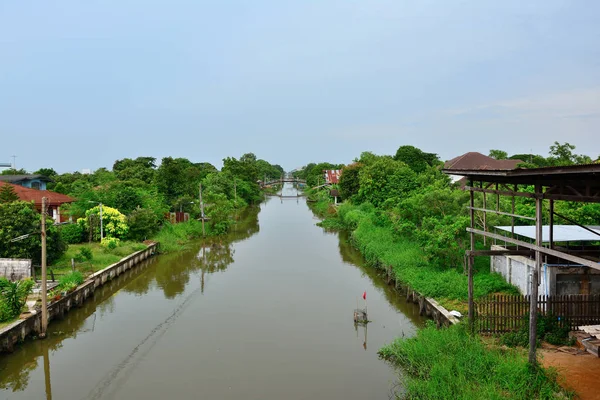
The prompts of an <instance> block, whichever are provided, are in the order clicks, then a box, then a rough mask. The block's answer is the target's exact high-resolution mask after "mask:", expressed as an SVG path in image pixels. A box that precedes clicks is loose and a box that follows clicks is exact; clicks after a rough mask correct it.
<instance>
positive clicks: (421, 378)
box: [311, 191, 573, 399]
mask: <svg viewBox="0 0 600 400" xmlns="http://www.w3.org/2000/svg"><path fill="white" fill-rule="evenodd" d="M312 195H313V198H315V197H316V199H317V201H316V202H315V203H312V204H311V208H312V209H313V211H314V212H315V213H316V214H317V215H319V216H320V217H321V218H324V219H323V221H322V222H321V223H320V224H319V225H320V226H322V227H323V228H325V229H332V230H340V229H341V230H346V231H348V232H351V234H350V237H351V242H352V244H353V245H354V246H355V247H356V248H357V249H358V250H359V251H360V252H361V253H362V254H363V256H364V257H365V258H366V260H367V262H368V264H369V265H370V266H371V267H374V268H376V269H380V270H382V271H385V274H386V275H387V276H388V277H389V279H390V280H393V281H395V282H396V287H398V286H399V285H400V286H405V290H408V291H409V293H410V292H412V291H414V292H417V294H413V297H414V296H416V297H418V298H419V299H420V302H421V301H422V300H423V299H426V298H427V297H432V298H434V299H435V300H437V301H438V302H439V303H441V304H442V305H443V306H445V307H446V308H448V309H454V310H458V311H461V312H463V313H464V312H466V309H467V298H468V293H467V277H466V276H465V274H464V273H462V271H460V270H458V269H457V268H445V269H442V268H439V267H436V266H433V265H431V264H429V263H428V260H427V257H426V254H425V252H424V250H423V249H422V248H421V246H419V244H418V243H417V242H416V240H414V239H412V238H410V237H406V236H404V235H399V234H398V232H395V231H394V229H393V225H392V224H391V223H390V221H389V219H388V217H387V215H385V213H383V212H381V211H379V210H377V209H375V208H374V207H373V206H372V205H369V204H363V205H361V206H354V205H351V204H348V203H344V204H341V205H338V206H333V205H332V204H331V202H330V199H329V196H327V195H326V194H323V191H322V192H321V193H320V194H317V195H316V196H315V194H314V193H313V194H312ZM488 263H489V262H488ZM475 270H476V271H477V272H476V274H475V277H474V281H475V289H476V292H475V296H476V297H481V296H485V295H487V294H490V293H498V292H500V293H502V292H504V293H515V291H516V289H515V288H514V287H512V286H511V285H509V284H507V283H506V282H505V281H504V280H503V279H502V277H501V276H499V275H497V274H491V273H489V264H488V265H486V264H485V260H483V261H481V260H479V261H478V264H477V265H476V267H475ZM435 300H434V302H435ZM420 306H421V303H420ZM422 308H423V307H420V309H422ZM420 311H421V310H420ZM421 312H422V311H421ZM438 321H439V320H438ZM453 322H458V321H457V320H456V321H453ZM435 325H437V326H438V327H439V326H440V325H444V324H440V323H439V322H437V323H436V324H435ZM447 325H452V326H450V327H449V328H446V329H436V326H434V325H430V326H428V327H426V328H424V329H421V330H419V332H418V333H417V336H416V337H414V338H404V337H402V338H398V339H396V340H395V341H394V342H392V343H391V344H389V345H387V346H384V347H383V348H382V349H381V351H380V355H381V356H382V357H383V358H385V359H387V360H388V361H389V362H391V363H393V364H395V365H398V366H400V367H401V368H402V369H403V371H404V372H405V373H404V374H403V376H402V381H403V383H404V384H405V390H406V391H405V393H404V396H405V397H406V398H419V399H496V398H497V399H505V398H509V399H523V398H540V399H552V398H557V396H558V397H560V398H571V397H572V396H573V394H572V393H571V392H565V391H564V390H563V389H561V387H560V386H559V385H558V383H557V374H556V373H555V372H554V371H553V370H546V369H543V368H542V367H536V368H534V369H531V368H530V367H529V365H528V363H527V355H526V354H525V352H524V350H523V349H506V348H499V347H492V346H489V344H487V343H485V342H483V340H482V339H481V337H480V336H478V335H469V334H468V333H467V332H466V330H465V327H464V326H463V325H464V324H460V323H457V324H456V325H453V324H447ZM561 396H562V397H561Z"/></svg>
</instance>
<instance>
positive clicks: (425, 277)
mask: <svg viewBox="0 0 600 400" xmlns="http://www.w3.org/2000/svg"><path fill="white" fill-rule="evenodd" d="M320 203H321V202H319V203H316V204H320ZM342 207H345V209H344V210H343V217H341V218H340V217H333V218H328V219H326V220H324V221H323V222H322V223H321V224H320V225H321V226H323V227H324V228H330V229H340V228H342V227H345V228H347V229H349V230H351V231H352V242H353V245H354V246H355V247H356V248H358V250H359V251H360V252H361V253H362V255H363V256H364V257H365V259H366V260H367V263H368V264H369V265H371V266H374V267H377V268H386V267H390V266H391V267H392V271H393V273H394V277H395V278H396V280H397V281H399V282H401V283H402V284H404V285H406V286H408V287H410V288H411V289H413V290H416V291H417V292H419V293H421V294H422V295H424V296H427V297H433V298H435V299H436V300H438V301H439V302H440V303H441V304H442V305H443V306H444V307H446V308H449V309H456V310H458V311H461V312H464V311H466V308H467V300H468V282H467V280H468V279H467V276H466V275H465V274H464V273H463V270H462V268H455V267H447V268H439V267H436V266H433V265H431V264H430V263H429V262H428V260H427V257H426V254H425V253H424V251H423V250H422V249H421V247H420V246H419V244H418V243H417V242H416V241H415V240H413V239H412V238H410V237H404V236H403V237H399V236H398V235H394V232H393V231H392V228H391V227H389V226H385V225H384V226H378V225H376V224H375V223H374V222H373V219H374V218H373V214H372V212H369V211H364V210H362V209H361V207H360V206H359V207H354V206H347V205H344V206H342ZM349 209H350V211H348V210H349ZM476 262H477V264H476V270H477V273H476V274H475V275H474V278H473V280H474V289H475V297H476V298H479V297H481V296H485V295H487V294H491V293H512V294H517V293H518V291H517V289H516V288H515V287H514V286H512V285H510V284H508V283H507V282H506V281H505V280H504V278H503V277H502V276H501V275H499V274H495V273H491V272H490V271H489V258H479V259H477V260H476Z"/></svg>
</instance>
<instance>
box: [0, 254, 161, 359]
mask: <svg viewBox="0 0 600 400" xmlns="http://www.w3.org/2000/svg"><path fill="white" fill-rule="evenodd" d="M157 246H158V244H157V243H152V244H150V245H148V246H147V247H146V248H145V249H144V250H140V251H137V252H135V253H133V254H131V255H129V256H127V257H124V258H122V259H121V260H120V261H118V262H116V263H114V264H112V265H110V266H108V267H106V268H104V269H103V270H100V271H98V272H95V273H94V274H92V275H90V277H89V278H87V279H86V280H85V281H84V282H83V283H82V284H81V285H78V286H77V287H76V288H75V289H74V290H73V291H72V292H70V293H67V294H66V295H64V296H62V297H61V298H60V299H59V300H56V301H51V302H50V304H49V305H48V323H50V322H51V321H52V320H53V319H55V318H62V317H64V315H65V313H67V312H69V310H70V309H71V308H73V307H76V306H77V307H80V306H81V305H82V303H83V302H84V301H85V300H86V299H87V298H88V297H90V296H91V295H93V293H94V291H95V290H96V289H97V288H98V287H100V286H102V285H104V284H105V283H106V282H108V281H110V280H112V279H113V278H115V277H117V276H119V275H121V274H122V273H123V272H125V271H127V270H129V269H131V268H133V267H134V266H136V265H138V264H139V263H141V262H142V261H144V260H146V259H147V258H149V257H151V256H152V255H154V254H155V253H156V249H157ZM41 322H42V321H41V312H40V311H39V310H36V311H34V312H32V313H31V314H30V315H29V316H27V317H25V318H23V319H19V320H17V321H14V322H12V323H10V324H8V325H7V326H5V327H4V328H3V329H2V330H0V353H2V352H11V351H13V350H14V347H15V345H16V344H17V343H21V342H23V341H25V339H26V338H28V337H30V336H35V335H37V334H39V332H40V329H41Z"/></svg>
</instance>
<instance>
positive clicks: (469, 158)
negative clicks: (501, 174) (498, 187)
mask: <svg viewBox="0 0 600 400" xmlns="http://www.w3.org/2000/svg"><path fill="white" fill-rule="evenodd" d="M522 162H523V161H521V160H496V159H495V158H492V157H488V156H485V155H483V154H481V153H477V152H474V151H471V152H469V153H465V154H463V155H462V156H458V157H456V158H453V159H452V160H450V161H446V163H445V164H444V169H456V170H469V171H472V170H510V169H516V168H517V165H518V164H519V163H522Z"/></svg>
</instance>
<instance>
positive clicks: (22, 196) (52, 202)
mask: <svg viewBox="0 0 600 400" xmlns="http://www.w3.org/2000/svg"><path fill="white" fill-rule="evenodd" d="M4 185H10V186H12V187H13V189H14V190H15V193H17V196H19V200H23V201H28V202H31V201H33V202H34V203H35V205H36V206H41V205H42V197H45V198H46V199H48V205H49V206H59V205H61V204H64V203H72V202H74V201H75V199H74V198H72V197H69V196H67V195H66V194H61V193H56V192H51V191H49V190H38V189H29V188H26V187H24V186H20V185H13V184H12V183H8V182H1V181H0V187H2V186H4Z"/></svg>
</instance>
